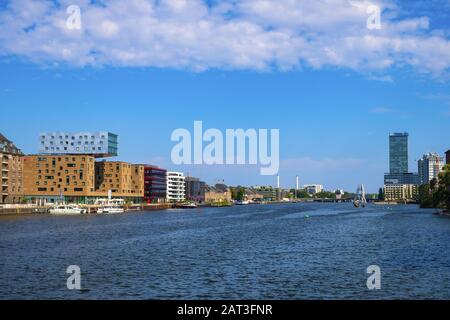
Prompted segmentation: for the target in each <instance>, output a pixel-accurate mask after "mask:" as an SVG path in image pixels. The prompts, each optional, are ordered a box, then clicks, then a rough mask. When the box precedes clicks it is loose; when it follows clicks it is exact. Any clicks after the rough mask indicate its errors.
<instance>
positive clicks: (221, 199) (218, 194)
mask: <svg viewBox="0 0 450 320" xmlns="http://www.w3.org/2000/svg"><path fill="white" fill-rule="evenodd" d="M231 201H232V199H231V191H230V188H228V186H227V185H225V184H223V183H217V184H215V185H214V186H208V185H207V186H206V187H205V202H206V203H231Z"/></svg>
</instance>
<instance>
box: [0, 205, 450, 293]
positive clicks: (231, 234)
mask: <svg viewBox="0 0 450 320" xmlns="http://www.w3.org/2000/svg"><path fill="white" fill-rule="evenodd" d="M433 212H434V211H433V210H423V209H419V208H418V207H416V206H392V207H388V206H375V205H374V206H369V207H368V208H365V209H354V208H353V207H352V205H351V204H316V203H311V204H286V205H254V206H237V207H232V208H207V209H197V210H169V211H161V212H147V213H130V214H123V215H115V216H96V215H91V216H77V217H54V216H37V215H36V216H23V217H0V258H1V260H0V299H34V298H39V299H317V298H320V299H322V298H323V299H342V298H343V299H391V298H401V299H416V298H417V299H450V219H449V218H445V217H441V216H436V215H433ZM308 216H309V218H308ZM374 264H375V265H379V266H380V267H381V269H382V289H381V290H379V291H369V290H368V289H367V286H366V281H367V277H368V275H367V274H366V269H367V267H368V266H370V265H374ZM69 265H79V266H80V268H81V273H82V287H83V289H84V290H83V291H82V292H76V291H75V292H74V291H69V290H68V289H67V287H66V280H67V277H68V275H67V274H66V268H67V267H68V266H69Z"/></svg>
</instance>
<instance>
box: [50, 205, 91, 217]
mask: <svg viewBox="0 0 450 320" xmlns="http://www.w3.org/2000/svg"><path fill="white" fill-rule="evenodd" d="M49 213H50V214H54V215H76V214H85V213H86V209H82V208H80V207H79V206H77V205H74V204H61V205H56V206H54V207H53V208H51V209H50V210H49Z"/></svg>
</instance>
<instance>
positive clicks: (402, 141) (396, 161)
mask: <svg viewBox="0 0 450 320" xmlns="http://www.w3.org/2000/svg"><path fill="white" fill-rule="evenodd" d="M405 172H408V133H406V132H403V133H391V134H390V135H389V173H405Z"/></svg>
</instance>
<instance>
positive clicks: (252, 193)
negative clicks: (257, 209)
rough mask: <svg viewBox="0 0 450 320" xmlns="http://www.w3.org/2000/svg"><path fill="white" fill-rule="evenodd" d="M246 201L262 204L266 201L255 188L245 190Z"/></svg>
mask: <svg viewBox="0 0 450 320" xmlns="http://www.w3.org/2000/svg"><path fill="white" fill-rule="evenodd" d="M245 199H246V200H248V201H252V202H261V201H263V200H264V195H262V194H261V193H259V192H258V191H257V190H255V189H254V188H245Z"/></svg>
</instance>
